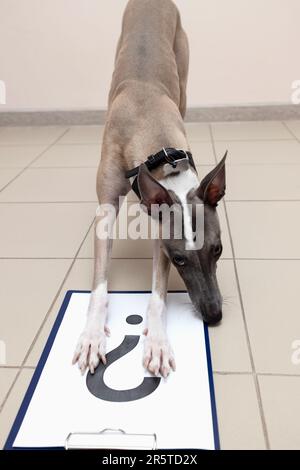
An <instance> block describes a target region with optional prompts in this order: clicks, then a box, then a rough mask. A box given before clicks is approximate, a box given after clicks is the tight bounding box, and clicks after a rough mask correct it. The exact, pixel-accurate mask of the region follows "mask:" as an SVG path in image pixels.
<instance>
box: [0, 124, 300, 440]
mask: <svg viewBox="0 0 300 470" xmlns="http://www.w3.org/2000/svg"><path fill="white" fill-rule="evenodd" d="M187 131H188V134H189V140H190V144H191V148H192V150H193V152H194V156H195V161H196V164H197V165H198V169H199V173H200V174H201V175H204V174H205V173H206V172H207V171H209V169H210V168H211V167H212V165H214V164H215V162H216V161H218V160H219V159H220V158H221V157H222V156H223V154H224V152H225V150H226V149H228V150H229V156H228V162H227V182H228V183H227V194H226V198H225V203H224V204H223V203H222V204H221V205H220V208H219V212H220V218H221V223H222V227H223V244H224V253H223V257H222V260H221V261H220V263H219V269H218V276H219V280H220V285H221V290H222V293H223V295H224V320H223V322H222V324H221V325H220V326H218V327H216V328H211V329H210V337H211V345H212V359H213V367H214V377H215V387H216V399H217V408H218V418H219V427H220V438H221V446H222V448H223V449H240V448H251V449H255V448H256V449H266V448H271V449H279V448H286V449H292V448H294V449H300V418H299V417H300V401H299V394H300V363H299V364H297V362H299V361H292V355H293V353H294V356H293V357H296V358H297V357H298V358H299V357H300V354H298V355H297V354H295V350H294V349H293V347H295V345H296V346H297V344H300V315H299V305H298V302H299V301H298V288H299V279H300V248H299V239H300V121H290V122H286V123H281V122H239V123H213V124H211V125H209V124H197V123H191V124H187ZM101 138H102V129H101V128H100V127H99V126H86V127H79V126H74V127H72V128H67V127H57V126H53V127H36V128H22V127H19V128H13V127H11V128H0V220H1V230H0V277H1V283H0V293H1V295H0V309H1V314H0V340H2V341H4V342H5V343H6V364H5V365H2V366H0V444H2V445H3V443H4V441H5V438H6V436H7V433H8V431H9V429H10V426H11V424H12V421H13V419H14V417H15V415H16V412H17V410H18V406H19V404H20V402H21V400H22V397H23V395H24V392H25V390H26V388H27V386H28V383H29V380H30V378H31V376H32V373H33V370H34V368H35V366H36V364H37V361H38V359H39V356H40V354H41V351H42V348H43V346H44V344H45V341H46V339H47V337H48V334H49V331H50V328H51V326H52V324H53V321H54V319H55V317H56V314H57V311H58V308H59V306H60V305H61V302H62V299H63V297H64V293H65V291H66V290H68V289H90V287H91V277H92V264H93V261H92V256H93V254H92V241H93V237H92V229H91V227H92V222H93V217H94V211H95V207H96V194H95V174H96V167H97V164H98V160H99V155H100V144H101ZM129 199H130V200H134V198H133V197H132V195H131V196H130V198H129ZM150 258H151V246H150V244H149V243H148V242H147V241H137V242H131V241H117V242H115V245H114V249H113V261H112V264H111V271H110V288H111V289H118V290H122V289H123V290H130V289H132V290H136V289H141V290H143V289H149V288H150V285H151V260H150ZM125 273H126V274H125ZM170 288H171V289H172V288H173V289H176V288H182V282H181V280H180V279H179V278H178V276H177V275H176V273H175V272H174V271H172V273H171V279H170ZM296 340H298V341H299V343H296V342H295V341H296Z"/></svg>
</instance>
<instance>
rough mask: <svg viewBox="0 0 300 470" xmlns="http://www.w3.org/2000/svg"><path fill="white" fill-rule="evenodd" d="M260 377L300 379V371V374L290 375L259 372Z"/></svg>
mask: <svg viewBox="0 0 300 470" xmlns="http://www.w3.org/2000/svg"><path fill="white" fill-rule="evenodd" d="M257 376H258V377H298V378H300V370H299V374H289V373H287V372H286V373H284V372H278V373H277V372H257Z"/></svg>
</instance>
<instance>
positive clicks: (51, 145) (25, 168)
mask: <svg viewBox="0 0 300 470" xmlns="http://www.w3.org/2000/svg"><path fill="white" fill-rule="evenodd" d="M68 130H69V128H68V129H66V130H65V131H64V132H63V133H62V134H61V135H60V136H59V137H57V138H56V139H55V140H54V141H53V142H52V143H51V144H49V145H48V146H47V147H46V148H44V150H42V152H40V153H39V154H38V155H37V156H36V157H35V158H34V159H33V160H31V161H30V162H29V163H28V165H26V166H24V168H23V169H22V170H21V171H20V172H19V173H18V174H17V175H16V176H15V177H14V178H13V179H12V180H10V181H9V182H8V183H7V184H6V185H5V186H3V188H1V190H0V193H1V192H2V191H4V190H5V189H6V188H7V187H8V186H9V185H10V184H11V183H13V182H14V181H15V180H16V179H17V178H19V176H20V175H22V174H23V173H24V171H26V170H27V168H29V167H30V165H32V163H34V162H36V161H37V160H38V159H39V158H40V157H41V156H42V155H44V153H46V152H47V151H48V150H49V149H50V148H51V147H53V145H55V144H56V142H58V140H59V139H60V138H61V137H63V136H64V135H65V134H66V133H67V132H68Z"/></svg>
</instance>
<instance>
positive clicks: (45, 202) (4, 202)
mask: <svg viewBox="0 0 300 470" xmlns="http://www.w3.org/2000/svg"><path fill="white" fill-rule="evenodd" d="M0 204H97V200H96V199H95V200H94V201H24V200H23V201H0Z"/></svg>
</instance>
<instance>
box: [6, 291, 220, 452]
mask: <svg viewBox="0 0 300 470" xmlns="http://www.w3.org/2000/svg"><path fill="white" fill-rule="evenodd" d="M89 296H90V294H89V293H73V294H72V296H71V299H70V302H69V305H68V307H67V309H66V312H65V315H64V318H63V321H62V323H61V325H60V328H59V330H58V333H57V335H56V338H55V341H54V344H53V346H52V348H51V351H50V354H49V356H48V359H47V361H46V364H45V366H44V369H43V372H42V374H41V377H40V379H39V382H38V384H37V386H36V388H35V391H34V394H33V396H32V399H31V401H30V404H29V406H28V409H27V412H26V415H25V417H24V420H23V422H22V424H21V426H20V429H19V432H18V434H17V436H16V439H15V441H14V447H63V446H64V444H65V439H66V437H67V435H68V434H69V433H70V432H98V431H100V430H102V429H103V428H121V429H124V430H125V431H126V432H128V433H133V434H135V433H142V434H152V433H156V435H157V447H158V448H165V449H167V448H178V449H179V448H202V449H214V448H215V444H214V432H213V418H212V410H211V396H210V387H209V377H208V368H207V358H206V347H205V335H204V326H203V323H202V321H201V320H199V319H198V318H196V317H195V316H194V314H193V312H192V308H191V304H190V301H189V298H188V296H187V294H185V293H169V294H168V312H167V329H168V335H169V339H170V342H171V344H172V347H173V349H174V352H175V358H176V366H177V370H176V372H173V373H171V375H170V376H169V377H168V379H163V378H161V381H160V384H159V386H158V387H157V388H156V390H155V391H154V392H153V393H151V394H150V395H148V396H146V397H144V398H141V399H139V400H135V401H129V402H117V403H116V402H109V401H105V400H101V399H99V398H97V397H95V396H94V395H92V394H91V392H90V391H89V390H88V388H87V385H86V377H85V376H84V377H82V376H81V375H80V373H79V371H78V369H77V367H75V366H72V365H71V360H72V355H73V350H74V347H75V344H76V342H77V338H78V336H79V334H80V332H81V330H82V328H83V326H84V324H85V317H86V311H87V307H88V302H89ZM148 300H149V294H145V293H130V294H129V293H112V294H110V295H109V321H108V325H109V327H110V330H111V337H110V338H109V339H108V341H107V351H111V350H113V349H115V348H116V347H118V346H119V345H120V343H122V341H123V339H124V336H125V335H139V336H140V339H139V342H138V344H137V346H136V347H135V348H134V349H133V350H132V351H131V352H129V353H128V354H126V355H125V356H123V357H122V358H120V359H119V360H117V361H116V362H114V363H113V364H112V365H110V366H109V367H108V368H107V370H106V372H105V374H104V381H105V383H106V385H108V386H109V387H111V388H113V389H116V390H124V389H130V388H135V387H137V386H139V385H140V384H141V382H142V381H143V380H144V377H151V374H149V373H148V372H146V371H145V370H144V368H143V366H142V355H143V341H144V336H143V335H142V331H143V329H144V328H145V321H143V322H142V323H140V324H137V325H130V324H128V323H127V322H126V318H127V317H128V316H129V315H134V314H135V315H141V316H142V317H143V318H144V319H145V313H146V308H147V303H148Z"/></svg>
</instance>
